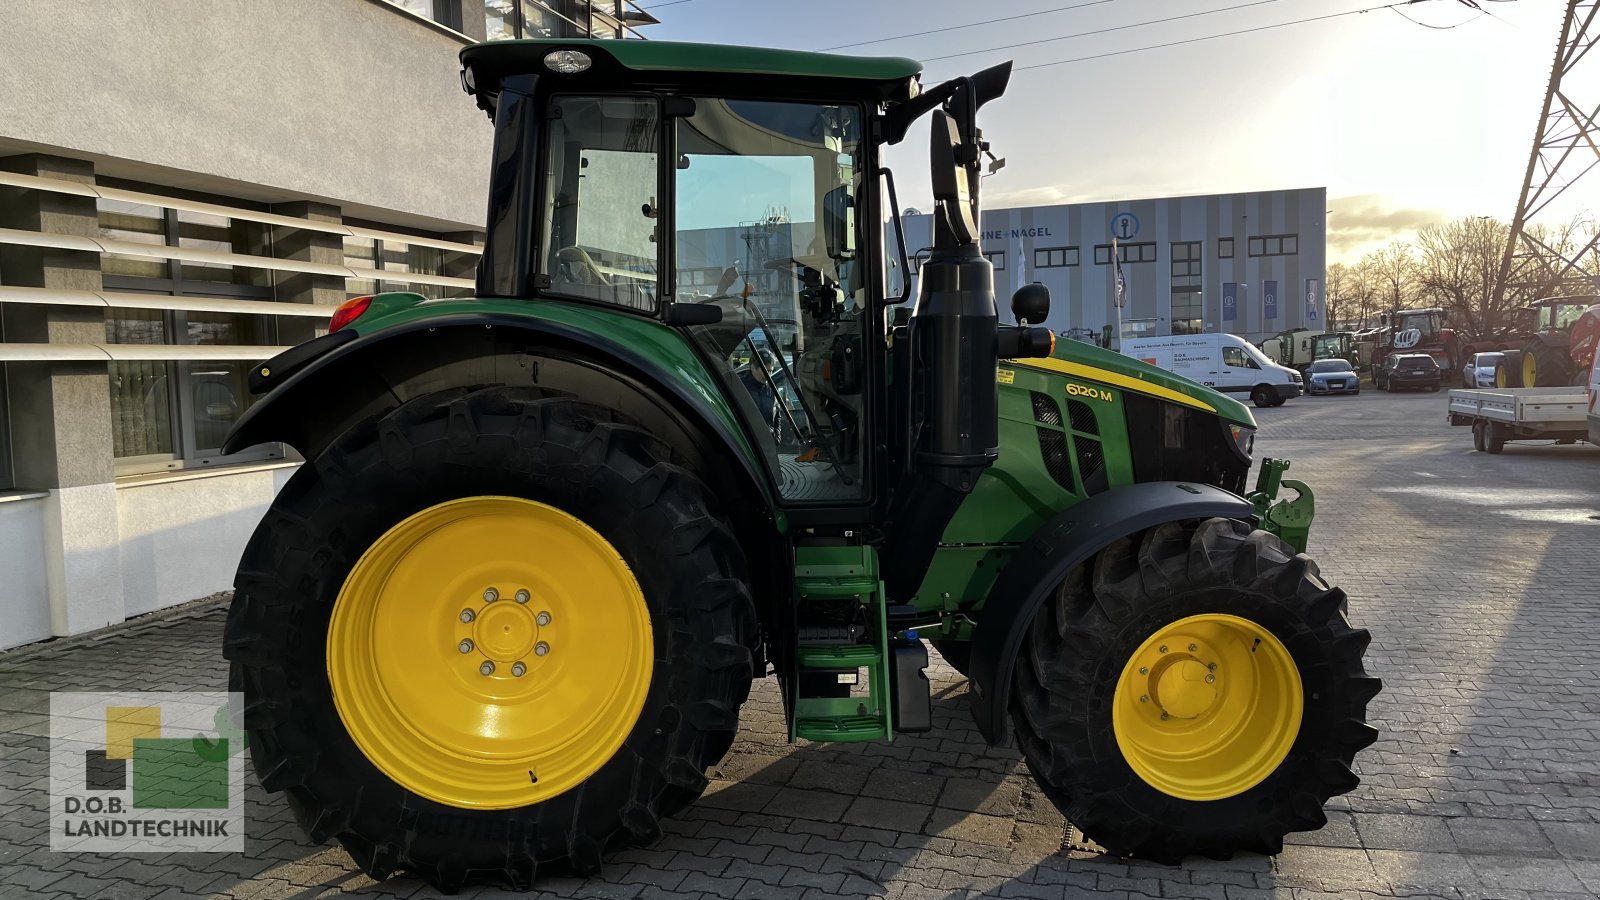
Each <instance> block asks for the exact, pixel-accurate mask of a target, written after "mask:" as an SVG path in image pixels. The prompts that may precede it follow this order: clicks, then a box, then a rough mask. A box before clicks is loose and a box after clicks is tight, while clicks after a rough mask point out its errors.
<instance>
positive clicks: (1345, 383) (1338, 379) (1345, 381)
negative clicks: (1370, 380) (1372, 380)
mask: <svg viewBox="0 0 1600 900" xmlns="http://www.w3.org/2000/svg"><path fill="white" fill-rule="evenodd" d="M1359 393H1361V375H1360V374H1359V373H1357V372H1356V370H1355V367H1354V366H1352V365H1350V361H1349V360H1347V359H1319V360H1317V361H1316V362H1314V363H1312V364H1311V365H1309V366H1307V367H1306V394H1307V395H1310V394H1359Z"/></svg>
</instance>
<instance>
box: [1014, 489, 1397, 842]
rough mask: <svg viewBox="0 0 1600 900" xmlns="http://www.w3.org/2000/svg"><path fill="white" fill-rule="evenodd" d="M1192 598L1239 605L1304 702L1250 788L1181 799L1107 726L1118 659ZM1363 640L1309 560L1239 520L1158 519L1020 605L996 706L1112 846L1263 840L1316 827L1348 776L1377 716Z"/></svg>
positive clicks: (1034, 760) (1226, 609) (1069, 812)
mask: <svg viewBox="0 0 1600 900" xmlns="http://www.w3.org/2000/svg"><path fill="white" fill-rule="evenodd" d="M1203 613H1229V614H1232V615H1235V616H1241V617H1244V618H1247V619H1250V620H1252V621H1254V622H1255V623H1257V624H1258V625H1260V626H1262V627H1264V628H1266V629H1267V630H1268V631H1270V632H1271V633H1272V634H1273V635H1274V636H1276V637H1277V638H1278V640H1280V641H1281V642H1282V643H1283V645H1284V646H1285V647H1286V648H1287V650H1288V652H1289V653H1290V654H1291V655H1292V657H1293V658H1294V660H1295V663H1296V665H1297V666H1298V669H1299V672H1300V677H1301V680H1302V686H1303V690H1304V694H1303V700H1304V715H1303V718H1302V722H1301V726H1300V731H1299V733H1298V735H1297V736H1296V737H1295V739H1294V743H1293V745H1292V747H1291V748H1290V750H1289V752H1288V755H1287V756H1286V757H1285V758H1284V760H1283V762H1282V763H1281V764H1279V766H1278V767H1277V769H1276V770H1274V771H1272V772H1271V773H1270V774H1268V775H1267V776H1266V777H1265V779H1264V780H1262V781H1261V782H1260V783H1258V784H1256V785H1255V786H1253V787H1250V788H1248V789H1247V790H1244V791H1243V792H1242V793H1238V794H1235V795H1234V796H1231V797H1225V798H1223V799H1216V800H1208V801H1204V802H1197V801H1192V800H1186V799H1182V798H1179V797H1175V796H1171V795H1169V794H1167V793H1163V792H1162V791H1160V790H1157V789H1156V788H1154V787H1152V786H1151V785H1150V784H1148V783H1146V782H1145V781H1144V780H1143V779H1142V778H1141V777H1140V776H1139V775H1137V774H1135V772H1134V771H1133V769H1132V768H1131V767H1130V766H1129V764H1128V762H1127V761H1126V760H1125V759H1124V757H1123V754H1122V751H1121V749H1120V747H1119V745H1118V742H1117V738H1116V735H1115V733H1114V729H1113V726H1112V703H1113V697H1114V694H1115V690H1116V685H1117V682H1118V676H1119V673H1121V672H1122V671H1123V667H1124V666H1125V665H1126V664H1127V663H1128V660H1129V659H1130V658H1131V656H1132V654H1133V653H1134V652H1135V651H1136V649H1137V648H1138V647H1139V646H1140V645H1141V644H1142V643H1143V642H1144V641H1146V640H1147V639H1148V638H1150V637H1151V636H1152V635H1154V634H1155V633H1156V632H1157V631H1158V630H1160V629H1161V628H1163V627H1165V626H1166V625H1168V624H1169V623H1172V622H1175V621H1177V620H1179V619H1182V618H1185V617H1188V616H1192V615H1198V614H1203ZM1369 640H1370V638H1369V636H1368V634H1367V632H1366V631H1365V630H1363V629H1357V628H1352V627H1351V626H1350V625H1349V623H1348V622H1347V621H1346V619H1345V595H1344V592H1343V591H1340V590H1338V589H1336V588H1330V587H1329V586H1328V584H1327V583H1326V582H1324V581H1323V580H1322V578H1321V577H1320V576H1319V575H1318V573H1317V566H1316V563H1314V562H1312V561H1311V560H1310V559H1309V558H1307V557H1305V556H1304V555H1298V556H1297V555H1295V553H1294V551H1293V550H1292V549H1291V548H1290V547H1289V546H1288V545H1287V544H1285V543H1283V542H1282V541H1280V540H1279V539H1278V538H1276V537H1274V536H1273V535H1270V534H1268V533H1266V532H1263V531H1252V530H1251V528H1250V526H1248V525H1247V524H1245V523H1243V522H1238V521H1234V520H1230V519H1210V520H1208V521H1205V522H1202V523H1199V524H1198V525H1197V524H1195V523H1193V522H1190V523H1176V522H1174V523H1168V524H1165V525H1160V526H1157V527H1156V528H1153V529H1150V530H1149V531H1146V532H1143V533H1142V534H1139V535H1135V536H1134V537H1132V538H1127V539H1123V540H1119V541H1117V542H1115V543H1113V544H1111V545H1110V546H1108V547H1107V548H1106V549H1104V550H1102V551H1101V552H1100V553H1099V554H1098V555H1097V556H1096V557H1095V558H1094V559H1093V560H1092V561H1091V562H1090V563H1089V564H1087V565H1084V566H1081V567H1079V568H1078V569H1076V570H1074V572H1073V573H1072V574H1071V575H1069V576H1068V577H1067V579H1066V580H1065V581H1064V582H1063V583H1062V585H1061V587H1060V589H1059V590H1058V591H1057V593H1056V595H1055V597H1054V598H1053V599H1052V601H1051V602H1049V603H1047V604H1046V605H1045V606H1044V607H1043V608H1042V609H1041V610H1040V611H1039V614H1038V617H1037V618H1035V619H1034V621H1033V623H1032V626H1031V628H1030V630H1029V633H1028V635H1027V637H1026V638H1025V640H1024V641H1023V646H1022V651H1021V655H1020V656H1019V658H1018V660H1017V665H1016V669H1015V674H1014V689H1013V693H1012V704H1011V714H1012V723H1013V725H1014V727H1015V730H1016V736H1017V742H1018V744H1019V746H1020V747H1021V750H1022V754H1023V757H1024V758H1025V759H1026V760H1027V763H1028V768H1029V770H1030V771H1031V772H1032V773H1033V776H1034V778H1035V779H1036V780H1037V781H1038V782H1039V785H1040V787H1041V788H1042V789H1043V791H1044V793H1045V794H1046V795H1047V796H1049V797H1050V799H1051V801H1052V802H1054V803H1055V805H1056V806H1057V807H1058V808H1059V809H1060V810H1061V811H1062V813H1063V814H1064V815H1065V816H1066V817H1067V820H1068V821H1070V822H1073V823H1074V824H1076V825H1078V827H1080V828H1081V829H1082V830H1083V832H1084V834H1085V835H1087V836H1088V837H1089V838H1090V839H1092V840H1095V841H1097V842H1099V843H1100V844H1101V845H1102V846H1104V847H1105V848H1106V849H1107V850H1108V851H1110V852H1111V853H1113V854H1117V855H1122V856H1140V857H1145V858H1149V859H1153V860H1156V861H1159V862H1164V863H1177V862H1179V861H1180V860H1182V859H1183V858H1184V857H1185V856H1188V855H1191V854H1197V853H1198V854H1204V855H1207V856H1211V857H1213V858H1218V859H1226V858H1228V857H1229V856H1231V855H1232V854H1233V853H1236V852H1239V851H1255V852H1259V853H1269V854H1270V853H1277V852H1279V851H1280V850H1281V849H1282V846H1283V836H1284V835H1285V834H1287V833H1289V832H1292V831H1307V830H1311V829H1316V828H1320V827H1321V826H1322V825H1324V824H1325V823H1326V822H1327V816H1326V814H1325V813H1324V812H1323V805H1324V804H1325V803H1326V802H1327V800H1328V799H1329V798H1330V797H1333V796H1335V795H1338V794H1343V793H1345V792H1347V791H1350V790H1351V789H1353V788H1355V786H1356V785H1357V784H1358V783H1359V779H1358V778H1357V777H1356V776H1355V775H1354V774H1353V773H1352V772H1351V770H1350V766H1351V762H1352V760H1353V759H1354V756H1355V754H1356V752H1357V751H1359V750H1361V749H1362V748H1363V747H1366V746H1368V745H1369V744H1371V743H1372V742H1373V741H1374V740H1375V739H1376V737H1377V731H1376V730H1375V729H1374V728H1372V727H1371V726H1370V725H1368V724H1367V723H1366V721H1365V717H1366V706H1367V702H1368V701H1369V700H1371V699H1372V697H1374V696H1375V695H1376V694H1377V692H1378V691H1379V689H1380V687H1381V683H1380V682H1379V681H1378V679H1376V678H1371V677H1368V676H1367V674H1366V672H1365V670H1364V669H1363V668H1362V661H1361V657H1362V654H1363V652H1364V651H1365V650H1366V647H1367V643H1368V641H1369Z"/></svg>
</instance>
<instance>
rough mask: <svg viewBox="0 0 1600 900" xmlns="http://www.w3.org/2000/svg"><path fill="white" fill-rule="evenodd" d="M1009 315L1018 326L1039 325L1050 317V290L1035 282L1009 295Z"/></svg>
mask: <svg viewBox="0 0 1600 900" xmlns="http://www.w3.org/2000/svg"><path fill="white" fill-rule="evenodd" d="M1011 315H1013V316H1015V317H1016V320H1017V324H1018V325H1040V324H1043V323H1044V320H1045V319H1047V318H1049V317H1050V289H1049V288H1047V287H1045V286H1044V285H1042V284H1040V283H1039V282H1037V281H1035V282H1034V283H1032V284H1025V285H1023V286H1022V287H1019V288H1017V292H1016V293H1015V294H1012V295H1011Z"/></svg>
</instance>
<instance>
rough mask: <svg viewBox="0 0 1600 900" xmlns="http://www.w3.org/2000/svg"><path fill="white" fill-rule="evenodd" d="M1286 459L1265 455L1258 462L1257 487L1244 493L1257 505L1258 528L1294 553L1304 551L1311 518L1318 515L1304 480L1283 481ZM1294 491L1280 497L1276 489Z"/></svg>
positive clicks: (1287, 463) (1313, 499)
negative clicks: (1259, 521) (1259, 523)
mask: <svg viewBox="0 0 1600 900" xmlns="http://www.w3.org/2000/svg"><path fill="white" fill-rule="evenodd" d="M1288 469H1289V461H1288V460H1287V459H1273V458H1272V457H1267V458H1266V459H1263V460H1262V461H1261V471H1260V472H1259V473H1257V475H1256V489H1255V490H1253V491H1251V492H1250V493H1249V494H1246V495H1245V499H1247V500H1249V501H1250V503H1251V504H1252V505H1254V506H1255V508H1256V517H1257V518H1259V519H1260V520H1261V527H1262V528H1263V529H1265V530H1267V531H1269V532H1271V533H1273V534H1275V535H1277V536H1278V537H1279V538H1281V539H1282V540H1283V542H1284V543H1286V544H1288V545H1289V546H1291V547H1293V548H1294V550H1295V552H1296V553H1304V552H1306V544H1307V542H1309V541H1310V540H1311V520H1312V518H1314V517H1315V516H1316V514H1317V499H1316V496H1315V495H1314V494H1312V492H1311V486H1310V485H1308V484H1306V483H1305V482H1303V481H1293V480H1289V481H1285V480H1284V478H1283V473H1284V472H1286V471H1288ZM1280 487H1286V488H1289V489H1290V490H1292V491H1294V492H1295V496H1294V499H1292V500H1279V499H1278V488H1280Z"/></svg>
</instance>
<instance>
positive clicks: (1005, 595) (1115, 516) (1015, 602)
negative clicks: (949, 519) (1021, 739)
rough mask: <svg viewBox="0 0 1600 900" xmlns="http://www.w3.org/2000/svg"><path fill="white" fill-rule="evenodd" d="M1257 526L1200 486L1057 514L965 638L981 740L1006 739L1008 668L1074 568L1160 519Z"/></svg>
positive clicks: (1230, 499) (1149, 487) (1139, 490)
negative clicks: (968, 639) (968, 640)
mask: <svg viewBox="0 0 1600 900" xmlns="http://www.w3.org/2000/svg"><path fill="white" fill-rule="evenodd" d="M1219 516H1220V517H1222V518H1227V519H1239V520H1242V521H1245V522H1249V523H1250V524H1251V525H1256V524H1257V519H1256V513H1255V508H1254V507H1253V506H1251V504H1250V501H1248V500H1246V499H1244V498H1243V497H1240V496H1238V495H1237V494H1232V493H1229V492H1228V491H1225V490H1223V489H1221V488H1218V487H1212V486H1211V485H1207V484H1193V483H1189V482H1178V481H1147V482H1143V483H1140V484H1130V485H1126V486H1124V487H1119V488H1113V489H1111V490H1109V491H1106V492H1104V493H1101V494H1095V495H1094V496H1092V497H1089V498H1088V499H1086V500H1083V501H1082V502H1079V503H1076V504H1074V505H1073V506H1071V507H1068V508H1067V509H1064V510H1062V511H1061V512H1059V513H1057V514H1056V515H1055V517H1054V518H1052V519H1051V520H1050V521H1048V522H1046V523H1045V524H1044V525H1043V526H1042V527H1041V528H1040V529H1039V530H1038V531H1036V532H1035V533H1034V535H1033V536H1032V537H1031V538H1029V539H1028V540H1027V542H1026V543H1024V544H1023V545H1022V548H1021V549H1020V550H1019V551H1018V552H1017V553H1016V554H1015V555H1013V556H1012V557H1011V560H1010V561H1009V562H1008V563H1007V564H1006V567H1005V569H1004V570H1003V571H1001V573H1000V576H999V577H998V578H997V579H995V583H994V587H993V588H991V589H990V591H989V597H988V600H987V601H986V602H985V603H984V606H983V609H982V612H981V613H980V614H979V618H978V625H977V628H976V629H975V630H974V632H973V635H972V662H971V670H970V671H971V675H972V690H971V692H970V693H969V696H970V697H971V698H972V716H973V719H974V720H976V722H977V725H978V731H979V732H980V733H982V735H983V737H984V740H986V741H988V742H989V743H990V744H992V745H996V746H999V745H1001V744H1004V743H1005V742H1006V741H1008V740H1009V739H1010V732H1009V730H1008V728H1007V722H1008V720H1009V716H1010V700H1011V670H1012V667H1013V666H1014V665H1015V664H1016V660H1017V653H1018V651H1019V650H1020V649H1021V647H1022V639H1023V637H1024V635H1026V634H1027V632H1028V626H1029V625H1031V624H1033V618H1034V614H1035V613H1037V612H1038V611H1039V608H1040V607H1041V606H1043V605H1044V603H1045V602H1046V601H1047V600H1049V599H1050V597H1052V596H1053V595H1054V594H1055V590H1056V587H1057V586H1058V585H1060V584H1061V582H1062V580H1063V579H1065V578H1066V577H1067V574H1068V573H1069V572H1071V571H1072V570H1073V569H1074V568H1076V567H1077V566H1080V565H1083V564H1084V563H1086V562H1088V561H1089V560H1090V559H1092V558H1093V557H1094V555H1095V554H1096V553H1098V552H1100V551H1101V550H1102V549H1104V548H1105V547H1107V546H1109V545H1110V544H1112V543H1113V542H1115V541H1118V540H1121V539H1122V538H1125V537H1129V536H1131V535H1134V534H1137V533H1139V532H1141V531H1144V530H1145V529H1148V528H1154V527H1155V526H1157V525H1160V524H1162V523H1164V522H1177V521H1184V520H1191V519H1210V518H1214V517H1219Z"/></svg>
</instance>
